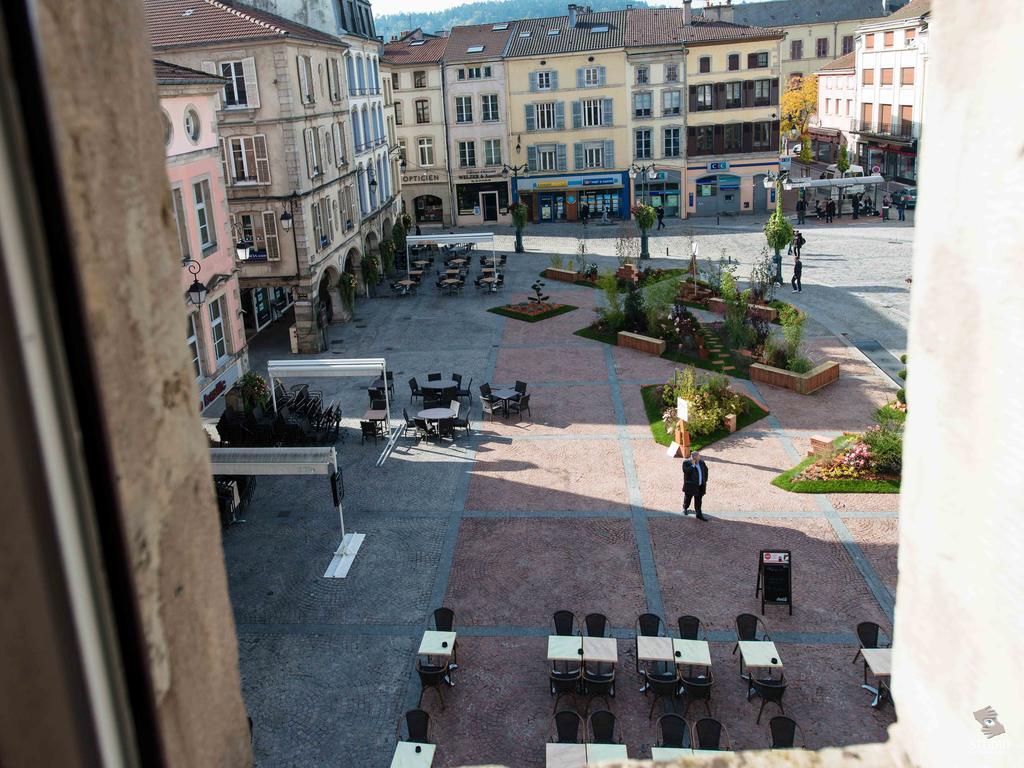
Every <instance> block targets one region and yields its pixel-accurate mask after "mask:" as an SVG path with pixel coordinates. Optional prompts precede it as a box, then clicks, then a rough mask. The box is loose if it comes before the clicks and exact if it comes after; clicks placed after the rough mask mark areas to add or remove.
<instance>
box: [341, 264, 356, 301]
mask: <svg viewBox="0 0 1024 768" xmlns="http://www.w3.org/2000/svg"><path fill="white" fill-rule="evenodd" d="M338 290H339V291H340V292H341V300H342V301H343V302H344V303H345V306H346V307H348V308H349V310H350V311H354V310H355V307H356V276H355V275H353V274H352V273H351V272H342V273H341V277H340V278H339V279H338Z"/></svg>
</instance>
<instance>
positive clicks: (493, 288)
mask: <svg viewBox="0 0 1024 768" xmlns="http://www.w3.org/2000/svg"><path fill="white" fill-rule="evenodd" d="M480 282H481V284H483V285H486V286H487V290H488V291H490V292H491V293H495V292H497V290H498V287H497V285H496V283H497V282H498V280H497V278H494V277H482V278H480Z"/></svg>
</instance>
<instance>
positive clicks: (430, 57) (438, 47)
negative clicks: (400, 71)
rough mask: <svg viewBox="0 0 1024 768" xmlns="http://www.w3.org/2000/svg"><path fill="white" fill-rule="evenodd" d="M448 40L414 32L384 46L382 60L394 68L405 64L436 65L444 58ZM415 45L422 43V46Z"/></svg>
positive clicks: (417, 31)
mask: <svg viewBox="0 0 1024 768" xmlns="http://www.w3.org/2000/svg"><path fill="white" fill-rule="evenodd" d="M448 40H449V38H447V37H434V36H433V35H429V36H428V35H424V34H422V33H421V32H420V31H419V30H416V32H410V33H409V34H408V35H406V36H405V37H403V38H402V39H401V40H398V41H397V42H394V43H388V44H387V45H385V46H384V56H383V60H384V62H385V63H387V64H390V65H392V66H395V67H401V66H403V65H405V64H433V63H437V62H439V61H440V60H441V59H443V58H444V52H445V46H447V45H448ZM416 43H422V45H417V44H416Z"/></svg>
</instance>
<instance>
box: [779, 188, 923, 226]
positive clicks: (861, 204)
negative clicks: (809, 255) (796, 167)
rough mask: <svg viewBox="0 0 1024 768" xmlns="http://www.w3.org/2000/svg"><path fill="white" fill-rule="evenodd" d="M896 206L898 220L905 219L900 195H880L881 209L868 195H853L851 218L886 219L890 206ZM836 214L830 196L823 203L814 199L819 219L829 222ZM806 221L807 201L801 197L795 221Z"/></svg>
mask: <svg viewBox="0 0 1024 768" xmlns="http://www.w3.org/2000/svg"><path fill="white" fill-rule="evenodd" d="M893 206H895V207H896V212H897V213H898V214H899V221H906V220H907V204H906V202H905V201H904V200H903V198H902V197H897V198H896V199H895V201H894V200H893V198H891V197H890V196H889V195H884V196H883V197H882V210H878V209H877V208H875V205H874V203H873V202H872V201H871V198H870V197H867V196H865V195H863V194H859V195H854V196H853V201H852V208H853V218H855V219H859V218H860V217H861V216H878V217H879V218H881V219H882V220H883V221H888V219H889V211H890V210H891V209H892V207H893ZM835 216H836V201H835V200H832V199H831V198H830V199H829V201H828V202H827V203H825V205H824V206H823V205H822V204H821V200H815V201H814V217H815V218H816V219H818V220H819V221H821V219H825V223H826V224H831V223H832V220H833V219H834V218H835ZM806 221H807V201H806V200H805V199H804V198H803V197H801V198H800V199H799V200H797V201H796V223H797V224H804V223H806Z"/></svg>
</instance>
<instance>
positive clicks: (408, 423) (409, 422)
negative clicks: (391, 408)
mask: <svg viewBox="0 0 1024 768" xmlns="http://www.w3.org/2000/svg"><path fill="white" fill-rule="evenodd" d="M402 418H404V419H405V426H404V427H403V428H402V432H403V434H404V433H406V432H408V431H409V430H410V429H413V430H415V429H416V421H415V420H414V419H410V418H409V412H408V411H407V410H406V409H405V408H403V409H402Z"/></svg>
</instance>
